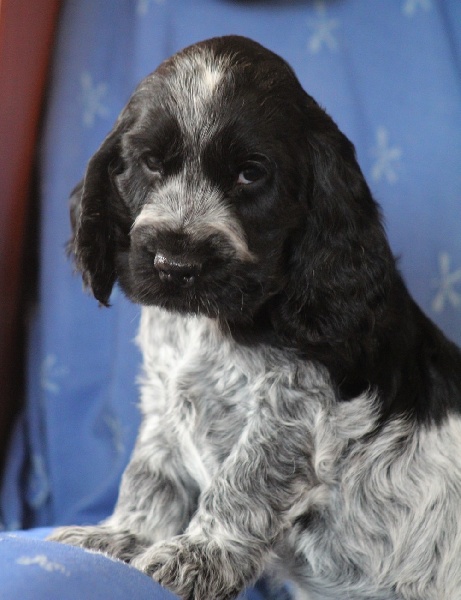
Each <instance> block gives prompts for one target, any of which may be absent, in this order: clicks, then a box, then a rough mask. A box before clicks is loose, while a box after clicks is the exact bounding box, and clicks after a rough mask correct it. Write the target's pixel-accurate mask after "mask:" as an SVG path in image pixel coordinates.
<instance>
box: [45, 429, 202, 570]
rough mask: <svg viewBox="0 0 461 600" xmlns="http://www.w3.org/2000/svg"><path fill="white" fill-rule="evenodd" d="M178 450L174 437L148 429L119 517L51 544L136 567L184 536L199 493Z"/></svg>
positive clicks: (66, 531) (125, 482)
mask: <svg viewBox="0 0 461 600" xmlns="http://www.w3.org/2000/svg"><path fill="white" fill-rule="evenodd" d="M177 447H178V444H177V441H176V440H175V439H174V436H173V434H171V435H169V434H167V433H166V432H165V430H164V429H162V428H161V427H160V426H159V427H158V430H157V431H155V432H154V431H153V430H152V427H150V426H147V427H146V424H144V426H143V428H142V429H141V432H140V435H139V437H138V440H137V443H136V447H135V450H134V452H133V456H132V459H131V462H130V464H129V465H128V467H127V469H126V471H125V473H124V475H123V479H122V483H121V487H120V494H119V498H118V501H117V505H116V507H115V511H114V513H113V515H112V516H110V517H109V518H108V519H106V520H105V521H103V522H102V523H100V524H99V525H94V526H84V527H77V526H69V527H60V528H58V529H56V530H55V531H54V532H53V533H52V535H51V536H50V538H49V539H50V540H52V541H57V542H62V543H66V544H70V545H73V546H82V547H84V548H88V549H91V550H98V551H102V552H105V553H107V554H109V555H111V556H114V557H116V558H119V559H121V560H124V561H126V562H130V561H131V560H132V559H133V557H134V556H136V555H138V554H139V553H141V552H142V551H143V550H144V549H145V548H146V547H148V546H150V545H151V544H153V543H155V542H157V541H160V540H164V539H169V538H171V537H172V536H174V535H178V534H179V533H181V532H182V531H184V529H185V528H186V527H187V525H188V523H189V521H190V518H191V515H192V513H193V512H194V511H195V510H196V507H197V498H198V493H199V491H198V486H197V484H196V483H195V482H194V481H193V480H192V479H191V477H190V475H188V473H187V472H186V470H185V469H184V466H183V460H182V459H181V457H180V456H179V454H178V451H177Z"/></svg>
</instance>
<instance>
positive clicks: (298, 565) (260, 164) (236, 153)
mask: <svg viewBox="0 0 461 600" xmlns="http://www.w3.org/2000/svg"><path fill="white" fill-rule="evenodd" d="M72 220H73V226H74V237H73V240H72V242H71V251H72V253H73V254H74V257H75V262H76V265H77V268H78V269H79V270H80V271H81V273H82V275H83V280H84V282H85V284H86V286H87V287H88V288H90V290H91V291H92V293H93V294H94V296H95V297H96V299H97V300H99V302H100V303H101V304H103V305H108V304H109V298H110V294H111V290H112V287H113V285H114V283H115V282H116V281H117V282H118V284H119V285H120V287H121V289H122V290H123V291H124V293H125V294H126V295H127V296H128V298H130V299H131V300H132V301H133V302H136V303H139V304H141V305H142V307H143V308H142V316H141V325H140V333H139V344H140V347H141V349H142V352H143V357H144V368H143V372H144V375H143V381H142V387H141V410H142V414H143V421H142V425H141V429H140V432H139V437H138V440H137V443H136V447H135V449H134V453H133V456H132V459H131V462H130V464H129V466H128V468H127V469H126V472H125V474H124V476H123V480H122V484H121V489H120V496H119V499H118V502H117V505H116V508H115V512H114V514H113V515H112V516H110V517H109V518H108V519H106V520H105V521H104V522H103V523H101V524H100V525H98V526H93V527H64V528H61V529H59V530H57V531H56V532H55V533H54V535H53V538H52V539H54V540H59V541H62V542H65V543H69V544H74V545H79V546H83V547H86V548H91V549H94V550H100V551H103V552H106V553H108V554H110V555H112V556H115V557H119V558H121V559H123V560H125V561H127V562H130V563H131V564H132V565H134V566H135V567H137V568H139V569H141V570H142V571H144V572H145V573H147V574H148V575H150V576H152V577H153V578H155V579H156V580H158V581H159V582H160V583H162V584H164V585H165V586H167V587H169V588H170V589H171V590H173V591H174V592H176V593H177V594H178V595H179V596H180V597H181V598H183V599H193V600H211V599H213V600H230V599H232V598H235V597H236V596H237V595H238V593H239V592H240V591H241V590H242V589H243V588H244V587H245V586H247V585H248V584H250V583H252V582H253V581H254V580H255V579H256V578H257V577H258V576H259V575H261V574H262V573H263V572H268V573H271V574H272V575H273V576H274V577H277V578H279V579H282V580H290V581H291V582H292V589H293V593H294V596H295V597H296V598H298V599H307V598H309V599H311V600H314V599H322V600H325V599H328V598H330V599H337V600H343V599H344V598H351V599H352V598H353V599H354V600H361V599H363V600H365V599H366V600H370V599H373V600H402V599H404V600H459V599H460V598H461V519H460V518H459V515H460V510H461V509H460V507H461V417H460V410H461V354H460V352H459V350H458V349H457V348H456V347H455V346H454V345H453V344H452V343H451V342H449V341H448V340H447V339H446V338H445V337H444V336H443V335H442V333H441V332H440V331H439V330H438V329H437V328H436V327H435V325H434V324H433V323H431V321H430V320H429V319H428V318H427V317H426V316H425V315H424V314H423V313H422V312H421V310H420V309H419V308H418V306H417V305H416V304H415V302H414V301H413V300H412V298H411V297H410V295H409V294H408V292H407V290H406V287H405V285H404V283H403V282H402V279H401V277H400V275H399V273H398V271H397V269H396V265H395V260H394V258H393V256H392V253H391V251H390V249H389V245H388V242H387V240H386V236H385V233H384V230H383V226H382V223H381V220H380V213H379V208H378V206H377V204H376V202H375V201H374V200H373V198H372V196H371V194H370V191H369V189H368V187H367V184H366V182H365V180H364V177H363V175H362V173H361V171H360V168H359V166H358V164H357V162H356V158H355V153H354V148H353V145H352V144H351V142H350V141H349V140H348V139H347V138H346V137H345V136H344V135H343V134H342V133H341V132H340V131H339V129H338V128H337V126H336V125H335V123H334V122H333V121H332V119H331V118H330V117H329V116H328V115H327V114H326V113H325V111H324V110H323V109H322V108H320V107H319V105H318V104H317V103H316V102H315V100H314V99H313V98H312V97H310V96H309V95H308V94H307V93H306V92H305V91H303V89H302V88H301V86H300V84H299V82H298V80H297V79H296V77H295V75H294V73H293V71H292V69H291V68H290V67H289V66H288V65H287V63H286V62H284V61H283V60H282V59H281V58H279V57H278V56H276V55H275V54H273V53H272V52H270V51H268V50H266V49H265V48H263V47H261V46H260V45H259V44H257V43H255V42H253V41H251V40H248V39H245V38H242V37H235V36H230V37H222V38H215V39H211V40H208V41H205V42H202V43H199V44H195V45H193V46H191V47H189V48H186V49H185V50H183V51H182V52H180V53H178V54H176V55H174V56H173V57H172V58H170V59H169V60H167V61H166V62H164V63H163V64H162V65H160V67H159V68H158V69H157V70H156V71H155V72H154V73H153V74H151V75H150V76H148V77H147V78H146V79H144V80H143V81H142V82H141V84H140V85H139V87H138V88H137V89H136V91H135V92H134V94H133V96H132V98H131V99H130V101H129V103H128V105H127V106H126V108H125V109H124V110H123V112H122V113H121V115H120V117H119V118H118V120H117V122H116V124H115V126H114V128H113V130H112V131H111V132H110V133H109V135H108V136H107V138H106V139H105V140H104V142H103V144H102V146H101V148H100V149H99V150H98V152H97V153H96V154H95V155H94V156H93V158H92V159H91V160H90V162H89V164H88V168H87V171H86V175H85V178H84V180H83V181H82V183H81V184H80V185H79V186H78V187H77V189H76V190H75V193H74V195H73V198H72Z"/></svg>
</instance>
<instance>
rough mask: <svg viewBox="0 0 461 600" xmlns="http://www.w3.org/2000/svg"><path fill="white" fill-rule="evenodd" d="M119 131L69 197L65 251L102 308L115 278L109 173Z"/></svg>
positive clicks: (119, 125)
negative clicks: (69, 229)
mask: <svg viewBox="0 0 461 600" xmlns="http://www.w3.org/2000/svg"><path fill="white" fill-rule="evenodd" d="M123 130H124V127H123V121H119V122H118V123H117V124H116V126H115V127H114V129H113V130H112V131H111V133H110V134H109V135H108V136H107V137H106V139H105V140H104V142H103V143H102V145H101V147H100V148H99V150H98V151H97V152H96V153H95V154H94V155H93V157H92V158H91V159H90V161H89V163H88V167H87V170H86V174H85V177H84V179H83V180H82V181H81V182H80V183H79V184H78V185H77V186H76V187H75V189H74V191H73V192H72V194H71V198H70V210H71V224H72V232H73V235H72V239H71V241H70V242H69V246H68V249H69V252H70V253H71V254H72V255H73V257H74V260H75V265H76V267H77V269H78V270H79V271H80V272H81V274H82V278H83V282H84V284H85V286H86V287H88V288H89V289H91V291H92V293H93V295H94V297H95V298H96V299H97V300H99V302H100V303H101V304H103V305H104V306H108V305H109V297H110V294H111V291H112V287H113V285H114V283H115V281H116V279H117V273H116V267H115V251H116V223H115V221H114V206H116V204H117V198H116V196H117V191H116V189H115V187H114V185H113V182H112V177H111V173H112V171H113V170H114V169H115V168H116V167H115V165H116V163H117V162H118V161H119V156H120V149H119V146H120V136H121V134H122V132H123Z"/></svg>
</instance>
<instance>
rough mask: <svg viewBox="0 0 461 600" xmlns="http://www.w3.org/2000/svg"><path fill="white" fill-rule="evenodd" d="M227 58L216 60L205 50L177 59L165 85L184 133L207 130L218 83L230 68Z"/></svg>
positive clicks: (216, 58)
mask: <svg viewBox="0 0 461 600" xmlns="http://www.w3.org/2000/svg"><path fill="white" fill-rule="evenodd" d="M229 67H230V64H229V58H227V57H222V56H221V57H216V56H214V55H213V54H212V53H211V52H210V51H208V50H205V49H200V50H198V49H197V50H196V51H195V52H194V53H191V54H185V55H184V54H183V55H181V56H179V57H178V58H177V64H176V65H175V70H174V71H173V72H172V73H171V74H170V76H169V77H168V80H167V82H166V85H167V86H168V88H169V91H170V93H171V99H172V101H173V103H174V114H175V116H176V118H177V119H178V121H179V123H180V125H181V127H182V129H183V131H184V132H189V133H191V134H193V135H196V134H197V133H198V134H200V133H201V132H202V131H203V129H204V128H205V127H206V130H207V132H209V131H210V127H211V126H212V122H211V120H210V117H211V116H212V111H210V109H211V107H212V106H213V104H214V105H216V102H217V101H218V103H219V99H218V98H219V93H220V89H222V88H221V86H220V83H221V82H222V80H223V78H224V75H225V73H226V71H227V70H228V69H229Z"/></svg>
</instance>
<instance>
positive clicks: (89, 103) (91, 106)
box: [80, 71, 109, 127]
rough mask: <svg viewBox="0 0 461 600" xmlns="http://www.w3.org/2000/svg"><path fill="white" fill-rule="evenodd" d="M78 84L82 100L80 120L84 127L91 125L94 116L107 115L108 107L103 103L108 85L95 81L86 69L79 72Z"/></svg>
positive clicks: (102, 116) (104, 117) (103, 116)
mask: <svg viewBox="0 0 461 600" xmlns="http://www.w3.org/2000/svg"><path fill="white" fill-rule="evenodd" d="M80 84H81V87H82V102H83V114H82V121H83V124H84V125H85V127H92V126H93V125H94V123H95V121H96V117H101V118H103V119H106V118H107V117H108V116H109V109H108V108H107V106H106V105H105V104H104V99H105V97H106V96H107V92H108V85H107V83H105V82H101V83H95V82H94V81H93V78H92V76H91V74H90V73H89V72H88V71H83V73H82V74H81V76H80Z"/></svg>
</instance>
